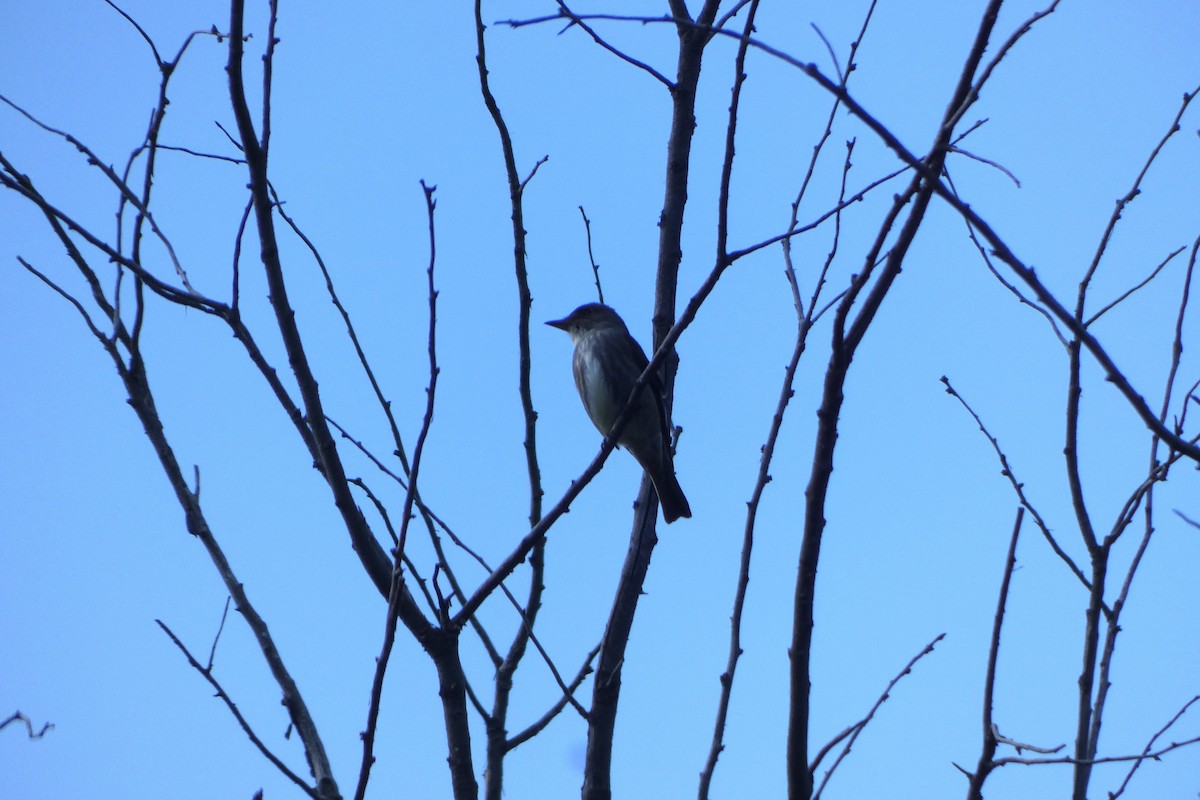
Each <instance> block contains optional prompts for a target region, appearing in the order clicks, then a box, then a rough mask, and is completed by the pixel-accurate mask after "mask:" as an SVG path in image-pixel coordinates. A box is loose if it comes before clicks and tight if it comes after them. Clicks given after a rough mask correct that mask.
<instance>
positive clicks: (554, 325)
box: [546, 319, 567, 331]
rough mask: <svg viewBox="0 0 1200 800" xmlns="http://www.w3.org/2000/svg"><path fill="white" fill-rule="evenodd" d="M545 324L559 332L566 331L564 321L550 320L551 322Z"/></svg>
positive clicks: (565, 322)
mask: <svg viewBox="0 0 1200 800" xmlns="http://www.w3.org/2000/svg"><path fill="white" fill-rule="evenodd" d="M546 324H547V325H549V326H550V327H551V328H558V329H559V330H560V331H565V330H567V320H566V319H552V320H548V321H547V322H546Z"/></svg>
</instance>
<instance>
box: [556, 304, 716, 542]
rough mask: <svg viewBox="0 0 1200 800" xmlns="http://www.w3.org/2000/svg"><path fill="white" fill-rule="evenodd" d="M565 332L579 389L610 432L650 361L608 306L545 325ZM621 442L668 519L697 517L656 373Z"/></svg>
mask: <svg viewBox="0 0 1200 800" xmlns="http://www.w3.org/2000/svg"><path fill="white" fill-rule="evenodd" d="M546 324H547V325H552V326H554V327H555V328H559V329H561V330H564V331H566V332H567V333H568V334H570V336H571V341H572V342H574V344H575V358H574V360H573V362H572V366H573V367H574V371H575V388H577V389H578V390H579V397H580V399H582V400H583V407H584V408H585V409H587V413H588V416H589V417H591V419H592V423H593V424H594V425H595V426H596V428H597V429H599V431H600V433H601V434H602V435H604V436H607V435H608V433H609V431H611V430H612V426H613V423H615V422H616V421H617V417H619V416H620V414H621V410H622V409H624V408H625V402H626V401H627V400H629V394H630V392H632V391H633V384H634V382H635V381H636V380H637V379H638V376H639V375H641V374H642V370H644V369H645V368H646V364H648V363H649V362H648V361H647V359H646V354H645V352H643V351H642V348H641V346H640V345H639V344H638V343H637V340H636V339H634V338H633V337H632V336H630V334H629V329H628V328H626V327H625V322H624V321H623V320H622V319H621V318H620V317H619V316H618V315H617V312H616V311H613V310H612V309H611V308H609V307H608V306H606V305H601V304H600V303H588V304H587V305H582V306H580V307H579V308H577V309H575V310H574V311H572V312H571V314H570V316H568V317H566V318H564V319H556V320H551V321H550V322H547V323H546ZM632 406H633V408H632V411H631V412H630V416H629V421H628V422H627V423H626V425H625V429H624V430H623V431H621V436H620V438H619V439H618V440H617V444H619V445H620V446H622V447H624V448H625V449H626V450H628V451H629V452H630V453H631V454H632V455H633V457H634V458H636V459H637V461H638V463H639V464H641V465H642V469H644V470H646V474H647V475H649V476H650V480H651V481H652V482H653V483H654V490H655V491H656V492H658V502H659V504H660V505H661V506H662V512H663V519H665V520H666V521H667V522H668V523H670V522H674V521H675V520H677V519H679V518H680V517H690V516H692V509H691V508H690V507H689V506H688V501H687V498H686V497H684V495H683V489H681V488H680V487H679V481H678V480H677V479H676V478H675V463H674V459H673V458H672V456H671V434H670V428H671V426H670V422H669V421H668V420H667V413H666V409H665V407H664V406H663V392H662V384H660V383H659V381H658V376H657V375H653V374H652V375H650V380H649V381H648V382H647V383H646V385H644V386H643V387H642V390H641V391H640V392H638V396H637V397H636V398H635V399H634V400H633V403H632Z"/></svg>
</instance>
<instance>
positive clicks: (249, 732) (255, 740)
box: [154, 619, 321, 800]
mask: <svg viewBox="0 0 1200 800" xmlns="http://www.w3.org/2000/svg"><path fill="white" fill-rule="evenodd" d="M154 621H155V622H156V623H157V624H158V627H160V628H162V630H163V633H165V634H166V635H167V636H168V637H170V639H171V641H172V642H174V644H175V646H176V647H178V648H179V651H180V652H181V653H183V655H184V658H186V659H187V662H188V664H190V665H191V667H192V669H194V670H196V671H197V672H199V673H200V675H201V676H202V677H203V678H204V680H206V681H208V683H209V685H211V686H212V687H213V689H214V690H216V693H217V695H216V696H217V698H218V699H220V700H221V702H223V703H224V704H225V707H226V708H228V709H229V713H231V714H233V718H234V719H235V720H237V723H238V725H239V726H241V729H242V731H243V732H244V733H245V734H246V736H247V738H249V739H250V743H251V744H253V745H254V746H255V747H257V748H258V751H259V752H260V753H262V754H263V755H264V756H265V757H266V759H267V760H268V761H270V762H271V763H272V764H274V765H275V768H276V769H277V770H279V771H280V772H281V773H283V775H284V776H285V777H286V778H287V779H288V780H290V781H291V782H292V783H294V784H296V785H297V786H299V787H300V790H301V791H303V792H304V793H305V794H306V795H308V796H309V797H311V798H313V800H320V798H321V795H320V793H319V792H318V791H317V790H316V789H314V788H313V787H311V786H309V785H308V784H307V783H305V782H304V780H303V779H302V778H301V777H300V776H299V775H297V774H296V773H295V772H292V770H291V769H290V768H289V767H288V765H287V764H285V763H283V761H281V760H280V758H279V757H278V756H276V755H275V754H274V753H272V752H271V749H270V748H269V747H267V745H266V744H265V743H264V742H263V740H262V739H260V738H259V737H258V734H256V733H255V732H254V729H253V728H252V727H250V723H249V722H248V721H247V720H246V718H245V717H244V716H242V712H241V709H239V708H238V707H237V704H236V703H234V702H233V698H231V697H230V696H229V693H228V692H226V691H225V688H224V687H223V686H221V684H220V682H219V681H218V680H217V679H216V678H215V677H214V676H213V674H212V670H210V669H207V668H205V667H204V665H202V664H201V663H200V662H199V661H197V660H196V658H195V657H194V656H193V655H192V654H191V651H189V650H188V649H187V645H185V644H184V643H183V642H182V641H180V639H179V637H178V636H176V635H175V632H174V631H172V630H171V629H170V628H169V627H167V624H166V623H165V622H163V621H162V620H161V619H156V620H154Z"/></svg>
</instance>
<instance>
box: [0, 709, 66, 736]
mask: <svg viewBox="0 0 1200 800" xmlns="http://www.w3.org/2000/svg"><path fill="white" fill-rule="evenodd" d="M14 722H20V723H22V724H24V725H25V734H26V736H28V737H29V738H30V739H41V738H42V737H43V736H45V735H46V733H47V732H49V731H52V730H54V723H53V722H44V723H42V727H41V728H39V729H37V730H36V731H35V730H34V729H33V721H32V720H30V719H29V717H27V716H25V715H24V714H22V713H21V712H20V711H14V712H13V713H12V714H10V715H9V716H8V718H6V719H5V720H4V721H2V722H0V731H2V730H4V729H5V728H7V727H8V726H9V725H11V724H13V723H14Z"/></svg>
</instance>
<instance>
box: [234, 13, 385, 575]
mask: <svg viewBox="0 0 1200 800" xmlns="http://www.w3.org/2000/svg"><path fill="white" fill-rule="evenodd" d="M244 6H245V0H231V3H230V9H231V11H230V25H229V62H228V66H227V67H226V71H227V72H228V74H229V95H230V102H231V105H232V107H233V114H234V118H235V119H236V120H237V128H238V134H239V144H240V145H241V147H242V152H243V153H244V154H245V157H246V167H247V169H248V171H249V173H250V194H251V197H252V199H253V201H254V219H255V222H256V224H257V226H258V238H259V245H260V248H261V258H262V264H263V268H264V270H265V272H266V276H267V285H268V287H269V288H270V303H271V307H272V309H273V310H274V311H275V320H276V323H277V325H278V326H279V332H280V336H281V338H282V340H283V345H284V348H285V350H286V351H287V356H288V364H289V365H290V367H291V369H292V374H293V375H294V376H295V378H296V383H297V385H298V386H299V389H300V396H301V398H302V399H303V402H304V413H305V421H306V423H307V425H308V427H309V429H310V430H311V431H312V436H313V441H314V445H315V447H316V451H317V452H316V455H317V465H318V468H319V469H320V470H321V475H322V476H323V477H324V478H325V481H326V482H327V483H328V484H329V488H330V489H331V490H332V492H333V498H334V503H335V505H336V506H337V509H338V511H339V512H340V513H341V515H342V519H343V521H344V523H345V525H346V529H347V531H348V532H349V534H350V540H351V543H352V545H353V547H354V550H355V552H356V553H358V557H359V560H360V561H362V564H363V568H364V569H365V570H366V571H367V574H368V575H369V576H370V578H371V581H372V582H373V583H374V584H375V588H376V589H377V590H378V591H379V593H380V594H382V595H383V596H385V597H386V596H388V594H389V593H390V589H391V575H392V563H391V560H390V559H389V558H388V557H387V554H386V553H385V552H384V551H383V548H382V547H381V546H380V544H379V542H378V541H377V540H376V539H375V537H374V535H373V534H372V533H371V530H370V528H369V527H368V526H367V522H366V519H365V518H364V517H363V515H362V512H361V511H360V510H359V508H358V506H357V505H356V504H355V502H354V495H353V494H352V492H351V491H350V486H349V484H348V483H347V481H346V474H345V469H344V467H343V466H342V462H341V458H340V457H339V456H338V453H337V444H336V443H335V441H334V437H333V434H332V432H331V431H330V429H329V425H328V423H327V422H326V419H325V412H324V409H323V407H322V403H321V395H320V392H319V390H318V388H317V380H316V377H315V376H314V375H313V372H312V368H311V366H310V365H309V363H308V355H307V354H306V352H305V350H304V344H303V341H302V340H301V337H300V329H299V327H298V326H297V324H296V313H295V311H294V310H293V309H292V307H291V304H290V303H289V301H288V293H287V285H286V283H285V281H284V278H283V264H282V262H281V261H280V256H279V245H278V242H277V240H276V236H275V221H274V218H273V216H272V210H273V205H272V203H271V196H270V186H269V184H268V181H267V152H266V150H265V149H264V147H263V145H262V144H260V142H259V141H258V138H257V136H256V134H255V130H254V123H253V121H252V120H251V118H250V108H249V105H248V104H247V102H246V88H245V79H244V76H243V73H242V60H243V44H244V36H245V33H244V30H245V29H244V22H243V13H244ZM263 103H264V113H265V111H266V108H267V107H268V106H267V103H268V99H267V98H264V100H263Z"/></svg>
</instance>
